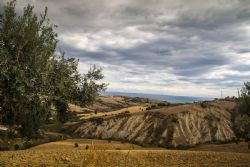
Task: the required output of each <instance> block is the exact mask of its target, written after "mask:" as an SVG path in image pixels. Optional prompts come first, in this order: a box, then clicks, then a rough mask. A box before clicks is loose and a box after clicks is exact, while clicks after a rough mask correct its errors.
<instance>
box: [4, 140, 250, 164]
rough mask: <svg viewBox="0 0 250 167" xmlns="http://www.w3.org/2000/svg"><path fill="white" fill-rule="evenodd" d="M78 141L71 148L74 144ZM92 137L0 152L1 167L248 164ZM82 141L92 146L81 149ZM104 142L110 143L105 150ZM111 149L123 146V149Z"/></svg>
mask: <svg viewBox="0 0 250 167" xmlns="http://www.w3.org/2000/svg"><path fill="white" fill-rule="evenodd" d="M75 142H77V143H79V147H77V148H74V144H73V143H75ZM107 143H108V142H107V141H99V140H94V144H93V143H92V142H91V140H67V141H64V142H53V143H48V144H44V145H40V146H37V147H34V148H32V149H29V150H24V151H7V152H0V166H1V167H15V166H20V167H22V166H23V167H29V166H30V167H45V166H46V167H47V166H51V167H52V166H53V167H54V166H55V167H56V166H62V167H64V166H65V167H66V166H67V167H151V166H152V167H163V166H220V167H221V166H249V162H250V156H249V154H243V153H225V152H221V153H218V152H217V153H216V152H206V151H203V152H198V151H173V150H141V149H142V148H141V147H139V146H137V147H136V148H135V150H130V148H131V146H132V145H131V144H121V143H119V142H113V141H112V142H111V143H108V144H107ZM85 144H88V145H90V146H91V147H90V148H89V149H88V150H85V149H84V146H85ZM105 144H106V145H108V146H109V148H108V150H106V149H105V148H106V147H105ZM111 145H115V146H114V147H113V148H115V147H117V146H119V147H122V146H121V145H124V149H129V150H114V149H113V148H110V146H111Z"/></svg>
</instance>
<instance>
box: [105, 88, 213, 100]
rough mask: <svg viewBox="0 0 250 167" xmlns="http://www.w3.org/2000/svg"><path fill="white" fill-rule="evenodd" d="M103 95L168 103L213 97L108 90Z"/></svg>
mask: <svg viewBox="0 0 250 167" xmlns="http://www.w3.org/2000/svg"><path fill="white" fill-rule="evenodd" d="M103 95H107V96H130V97H143V98H149V99H157V100H163V101H167V102H170V103H193V102H199V101H205V100H209V101H210V100H213V99H214V98H211V97H192V96H174V95H161V94H145V93H127V92H109V91H107V92H105V93H104V94H103Z"/></svg>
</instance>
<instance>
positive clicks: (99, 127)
mask: <svg viewBox="0 0 250 167" xmlns="http://www.w3.org/2000/svg"><path fill="white" fill-rule="evenodd" d="M125 99H126V100H125ZM121 101H123V102H121ZM117 103H118V106H119V107H118V108H119V109H117V108H116V110H112V106H115V107H117ZM101 104H102V105H104V109H105V108H106V107H107V106H108V107H110V111H105V112H98V113H95V114H94V113H90V114H89V113H87V114H83V115H81V116H83V117H82V119H83V120H84V121H83V122H82V123H78V124H76V125H74V126H72V127H70V131H71V132H72V133H74V134H75V135H77V136H79V137H82V138H97V139H110V140H122V141H127V142H131V143H136V144H140V145H154V146H162V147H167V148H168V147H177V148H179V147H186V146H188V147H190V146H194V145H197V144H200V143H207V142H228V141H231V140H233V139H234V138H235V134H234V131H233V129H232V127H233V123H232V122H231V114H232V112H233V111H234V108H235V105H236V103H235V102H234V101H227V100H213V101H203V102H199V103H190V104H171V103H167V102H162V101H159V100H158V101H157V100H156V101H154V100H152V101H151V100H146V99H145V98H141V100H140V98H132V97H124V96H122V97H120V96H115V97H113V96H102V97H100V98H99V102H98V106H99V108H96V109H99V110H100V109H102V108H101V107H100V105H101ZM107 104H108V105H107ZM121 104H123V105H124V104H126V105H124V108H120V107H122V106H121ZM128 104H131V105H128ZM136 104H137V105H136Z"/></svg>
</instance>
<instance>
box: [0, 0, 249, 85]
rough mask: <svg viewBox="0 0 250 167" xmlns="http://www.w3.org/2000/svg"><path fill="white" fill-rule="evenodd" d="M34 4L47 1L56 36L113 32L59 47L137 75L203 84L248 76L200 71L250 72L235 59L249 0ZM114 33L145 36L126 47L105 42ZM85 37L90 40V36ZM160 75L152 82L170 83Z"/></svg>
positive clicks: (245, 44) (242, 50)
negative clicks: (83, 45)
mask: <svg viewBox="0 0 250 167" xmlns="http://www.w3.org/2000/svg"><path fill="white" fill-rule="evenodd" d="M30 2H31V1H30ZM2 4H3V0H0V5H1V6H2ZM18 4H19V5H18V6H17V7H18V8H22V7H23V6H25V4H27V1H25V0H20V1H18ZM33 4H34V5H35V9H36V11H37V12H38V13H39V12H40V13H41V12H42V11H43V9H44V7H45V6H48V8H49V13H48V14H49V17H50V18H51V21H52V22H54V23H55V24H57V25H58V26H59V28H58V29H57V30H56V31H57V32H58V34H59V36H60V35H63V34H66V33H73V34H74V33H75V34H78V33H82V32H84V33H86V32H87V33H88V34H90V35H95V34H99V32H101V31H103V30H105V31H106V30H107V31H109V32H110V33H111V34H112V35H111V36H108V37H107V38H105V36H104V37H103V38H102V39H101V40H102V41H101V42H100V43H98V44H96V45H98V46H96V47H97V48H98V50H97V51H89V50H87V49H85V50H84V49H79V48H76V47H74V45H69V44H68V43H67V41H63V40H62V41H61V42H60V43H59V45H58V49H59V48H60V49H62V50H64V51H65V52H66V55H67V56H69V57H76V58H79V59H80V61H82V62H85V61H88V62H102V63H105V64H107V65H110V66H112V65H113V66H115V67H117V68H118V67H119V65H122V66H124V68H128V69H130V70H128V71H123V72H124V73H125V75H127V76H136V77H139V78H140V77H141V78H143V77H144V76H145V75H147V74H153V73H157V72H162V71H163V72H165V73H166V74H169V75H172V76H175V78H177V80H178V81H180V82H189V83H192V84H197V85H204V86H205V87H206V86H207V88H208V87H216V86H219V87H222V86H223V85H224V87H226V88H232V87H238V86H239V85H240V83H241V82H243V81H245V80H247V79H248V76H247V75H242V76H237V75H226V74H223V75H224V76H223V79H205V78H204V76H205V75H209V74H210V73H211V72H213V71H214V70H216V69H217V68H219V67H220V68H223V70H224V71H228V70H234V71H238V72H242V73H247V72H250V68H249V67H250V65H248V64H245V65H242V64H240V63H238V62H240V59H241V57H242V56H241V55H242V54H248V53H250V50H249V42H250V38H249V34H248V33H249V29H247V27H250V19H249V17H250V1H249V0H211V1H200V0H185V1H183V0H165V1H164V0H154V1H152V0H137V1H134V0H120V1H117V0H109V1H102V0H91V1H89V0H82V1H77V0H71V1H68V0H51V1H49V0H37V1H33ZM126 27H136V28H137V31H138V33H139V32H143V33H149V34H152V36H153V37H152V38H146V37H144V36H143V35H139V34H137V32H136V33H135V32H134V33H131V34H129V31H128V30H125V28H126ZM99 35H100V34H99ZM133 35H134V37H133ZM117 36H121V37H123V38H124V39H126V38H131V39H134V38H135V39H138V40H142V41H143V42H140V43H135V44H134V45H133V46H130V45H129V47H116V45H105V44H106V43H107V41H115V39H114V38H115V37H117ZM123 38H122V39H123ZM65 40H67V39H65ZM88 42H89V43H91V42H94V41H93V39H91V37H88ZM126 42H127V41H125V42H124V44H126ZM111 53H112V54H111ZM235 60H239V61H237V62H236V61H235ZM242 61H244V60H243V59H242ZM244 63H246V62H244ZM128 64H130V65H132V67H131V66H129V65H128ZM133 66H134V67H133ZM136 66H140V67H142V69H141V70H138V69H137V68H135V67H136ZM114 79H115V78H114ZM163 80H164V79H161V81H162V82H159V83H156V84H158V85H167V86H171V85H170V84H167V83H173V81H169V80H168V81H166V82H165V81H163ZM120 81H121V82H127V83H128V82H129V83H133V81H122V80H120ZM111 82H112V81H111ZM135 82H136V81H135ZM157 82H158V81H157Z"/></svg>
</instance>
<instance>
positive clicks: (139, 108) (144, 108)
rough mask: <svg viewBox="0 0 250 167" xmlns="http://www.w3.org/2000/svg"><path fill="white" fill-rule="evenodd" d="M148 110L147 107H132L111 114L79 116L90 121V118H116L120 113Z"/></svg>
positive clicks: (100, 113) (101, 113)
mask: <svg viewBox="0 0 250 167" xmlns="http://www.w3.org/2000/svg"><path fill="white" fill-rule="evenodd" d="M145 110H146V106H132V107H127V108H123V109H120V110H115V111H110V112H99V113H97V114H79V116H80V117H81V119H89V118H95V117H106V116H114V115H117V114H120V113H124V112H126V111H129V113H131V114H134V113H140V112H143V111H145Z"/></svg>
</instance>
